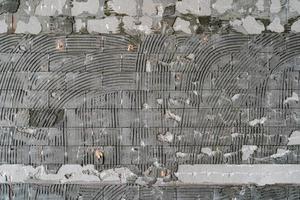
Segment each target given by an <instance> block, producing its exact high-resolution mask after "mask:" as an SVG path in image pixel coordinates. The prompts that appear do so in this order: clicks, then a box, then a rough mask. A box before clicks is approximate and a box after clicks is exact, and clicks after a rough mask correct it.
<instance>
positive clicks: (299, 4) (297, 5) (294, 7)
mask: <svg viewBox="0 0 300 200" xmlns="http://www.w3.org/2000/svg"><path fill="white" fill-rule="evenodd" d="M289 7H290V12H298V14H300V1H299V0H289Z"/></svg>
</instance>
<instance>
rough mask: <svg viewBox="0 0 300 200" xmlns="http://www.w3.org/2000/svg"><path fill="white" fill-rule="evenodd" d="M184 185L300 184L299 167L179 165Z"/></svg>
mask: <svg viewBox="0 0 300 200" xmlns="http://www.w3.org/2000/svg"><path fill="white" fill-rule="evenodd" d="M176 176H177V177H178V181H179V182H180V183H182V184H211V185H222V184H228V185H236V184H257V185H260V186H262V185H267V184H274V183H276V184H300V179H299V176H300V166H299V165H204V164H202V165H179V166H178V171H177V172H176Z"/></svg>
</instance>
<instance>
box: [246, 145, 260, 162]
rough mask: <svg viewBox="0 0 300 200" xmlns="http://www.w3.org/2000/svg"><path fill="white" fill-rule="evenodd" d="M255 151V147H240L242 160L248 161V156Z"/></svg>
mask: <svg viewBox="0 0 300 200" xmlns="http://www.w3.org/2000/svg"><path fill="white" fill-rule="evenodd" d="M256 150H257V146H256V145H243V146H242V153H243V155H242V160H248V159H249V158H250V156H251V155H252V154H253V153H254V151H256Z"/></svg>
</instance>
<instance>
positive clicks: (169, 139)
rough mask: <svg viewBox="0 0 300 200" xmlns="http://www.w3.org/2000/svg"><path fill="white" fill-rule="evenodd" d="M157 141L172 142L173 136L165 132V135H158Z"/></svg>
mask: <svg viewBox="0 0 300 200" xmlns="http://www.w3.org/2000/svg"><path fill="white" fill-rule="evenodd" d="M158 140H159V141H161V142H169V143H171V142H173V140H174V134H172V133H171V132H169V131H167V132H166V133H165V134H159V135H158Z"/></svg>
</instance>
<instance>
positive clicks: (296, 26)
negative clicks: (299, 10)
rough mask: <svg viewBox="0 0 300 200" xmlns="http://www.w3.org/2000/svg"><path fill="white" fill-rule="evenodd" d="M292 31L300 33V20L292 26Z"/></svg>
mask: <svg viewBox="0 0 300 200" xmlns="http://www.w3.org/2000/svg"><path fill="white" fill-rule="evenodd" d="M299 6H300V4H299ZM291 31H293V32H300V20H297V21H295V22H294V23H293V24H292V26H291Z"/></svg>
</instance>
